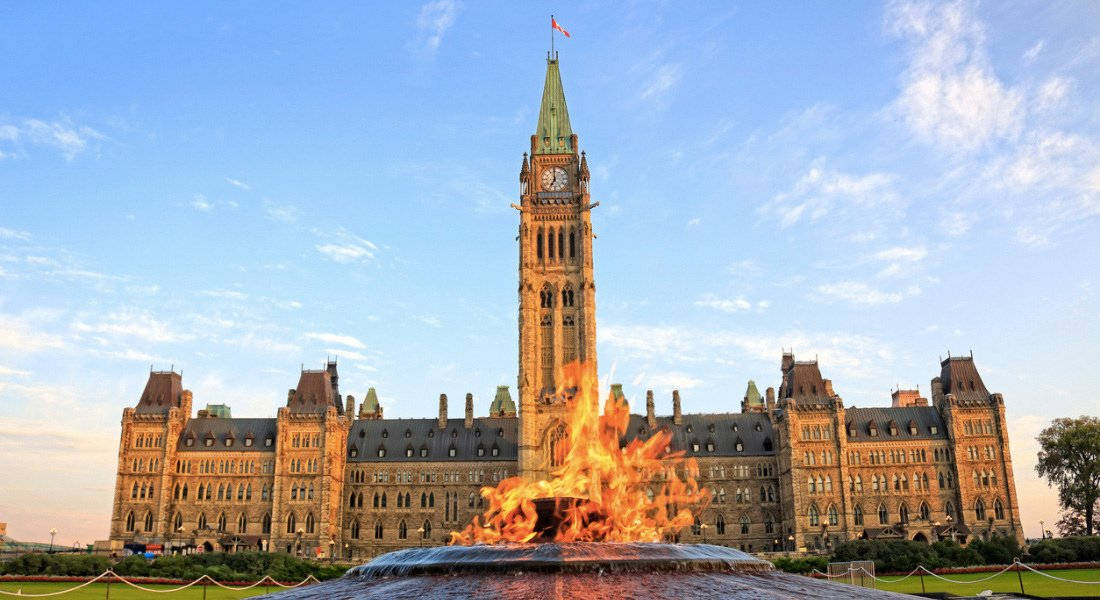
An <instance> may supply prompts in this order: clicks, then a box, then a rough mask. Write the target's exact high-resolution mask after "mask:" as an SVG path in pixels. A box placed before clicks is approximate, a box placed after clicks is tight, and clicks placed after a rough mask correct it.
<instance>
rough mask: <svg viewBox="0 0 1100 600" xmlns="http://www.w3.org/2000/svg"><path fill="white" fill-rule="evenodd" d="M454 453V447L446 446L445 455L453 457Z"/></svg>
mask: <svg viewBox="0 0 1100 600" xmlns="http://www.w3.org/2000/svg"><path fill="white" fill-rule="evenodd" d="M454 455H455V447H454V446H453V445H452V446H451V447H450V448H447V456H450V457H451V458H454Z"/></svg>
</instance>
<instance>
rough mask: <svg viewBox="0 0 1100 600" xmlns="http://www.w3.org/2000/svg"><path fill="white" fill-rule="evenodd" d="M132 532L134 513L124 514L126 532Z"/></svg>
mask: <svg viewBox="0 0 1100 600" xmlns="http://www.w3.org/2000/svg"><path fill="white" fill-rule="evenodd" d="M133 530H134V511H132V510H131V511H130V512H128V513H126V531H133Z"/></svg>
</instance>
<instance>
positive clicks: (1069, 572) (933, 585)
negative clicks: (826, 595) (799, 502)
mask: <svg viewBox="0 0 1100 600" xmlns="http://www.w3.org/2000/svg"><path fill="white" fill-rule="evenodd" d="M1044 572H1045V573H1049V574H1051V575H1054V576H1055V577H1062V578H1065V579H1076V580H1077V581H1096V582H1100V569H1058V570H1052V571H1044ZM990 575H992V573H964V574H957V575H944V577H947V578H949V579H955V580H973V579H982V578H985V577H989V576H990ZM1020 575H1022V576H1023V580H1024V592H1026V593H1028V594H1030V595H1033V596H1044V597H1059V596H1085V597H1088V596H1094V597H1097V596H1100V583H1097V584H1096V585H1083V584H1076V583H1065V582H1062V581H1057V580H1054V579H1050V578H1048V577H1043V576H1042V575H1039V574H1037V573H1031V572H1028V571H1024V572H1022V573H1020ZM883 579H886V580H888V581H891V582H896V583H887V582H885V581H879V582H877V583H876V584H875V587H877V588H878V589H880V590H888V591H891V592H903V593H920V591H921V580H920V578H919V577H917V576H915V575H914V576H913V577H910V578H908V579H905V580H899V579H900V578H898V577H889V576H886V577H883ZM836 581H841V582H844V583H848V580H847V579H837V580H836ZM855 581H856V583H857V584H858V583H859V577H858V576H856V579H855ZM924 589H925V590H926V591H928V592H950V593H952V594H959V595H974V594H977V593H978V592H981V591H982V590H993V591H994V592H1017V593H1019V591H1020V580H1019V579H1017V577H1016V572H1015V571H1009V572H1007V573H1001V574H1000V575H998V576H997V577H995V578H993V579H990V580H989V581H983V582H981V583H972V584H961V583H948V582H946V581H943V580H941V579H936V578H935V577H932V576H930V575H925V576H924Z"/></svg>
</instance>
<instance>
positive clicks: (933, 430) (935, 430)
mask: <svg viewBox="0 0 1100 600" xmlns="http://www.w3.org/2000/svg"><path fill="white" fill-rule="evenodd" d="M928 432H929V433H931V434H932V435H936V434H937V433H939V432H940V428H939V427H936V426H935V425H932V426H930V427H929V428H928Z"/></svg>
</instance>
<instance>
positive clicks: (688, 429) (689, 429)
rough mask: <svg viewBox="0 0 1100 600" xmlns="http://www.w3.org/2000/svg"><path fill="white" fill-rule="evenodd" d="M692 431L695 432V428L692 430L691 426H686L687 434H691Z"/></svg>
mask: <svg viewBox="0 0 1100 600" xmlns="http://www.w3.org/2000/svg"><path fill="white" fill-rule="evenodd" d="M693 431H695V428H694V427H692V426H691V425H688V426H687V432H688V433H691V432H693Z"/></svg>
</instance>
